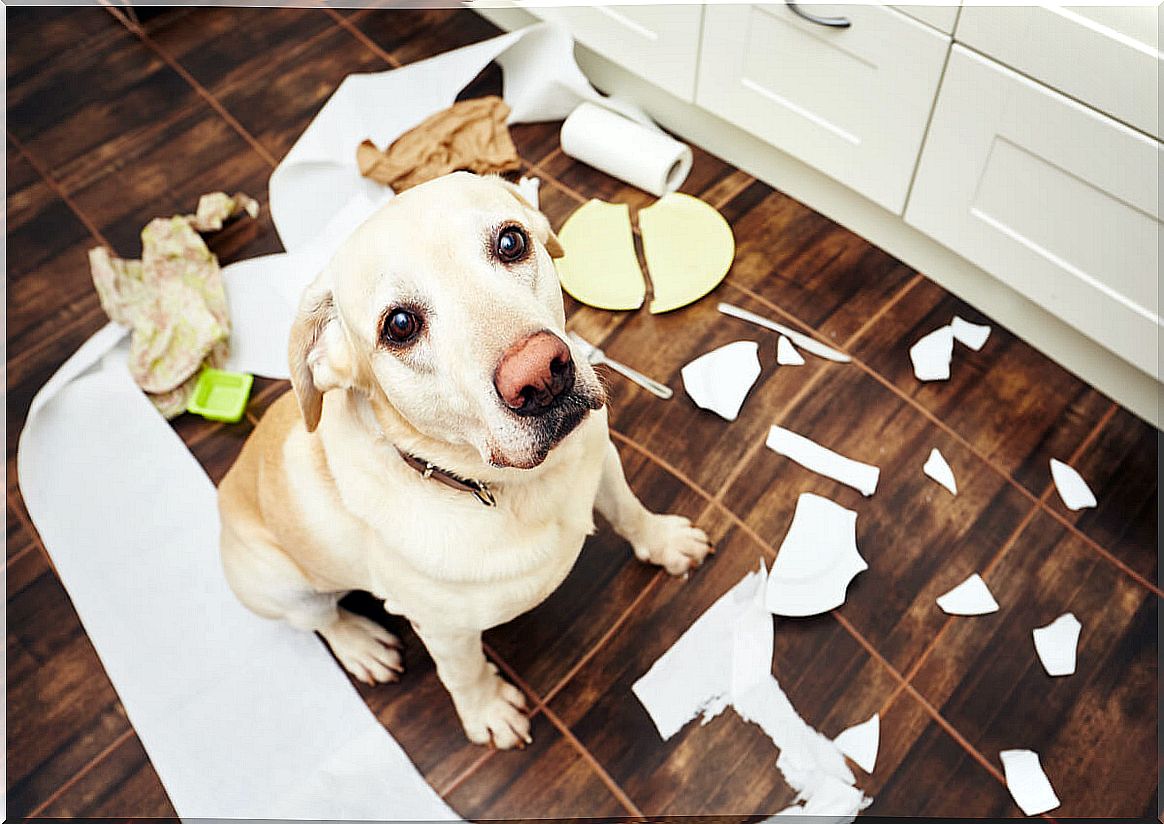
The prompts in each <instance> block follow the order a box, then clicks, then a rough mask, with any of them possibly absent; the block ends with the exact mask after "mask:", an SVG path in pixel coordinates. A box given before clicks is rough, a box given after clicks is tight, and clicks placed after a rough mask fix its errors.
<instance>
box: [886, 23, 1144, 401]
mask: <svg viewBox="0 0 1164 824" xmlns="http://www.w3.org/2000/svg"><path fill="white" fill-rule="evenodd" d="M965 13H966V12H965V11H963V14H965ZM1162 155H1164V151H1162V148H1161V144H1160V143H1159V142H1157V141H1156V140H1153V139H1151V138H1149V137H1147V136H1145V135H1143V134H1141V133H1140V132H1138V131H1135V130H1134V129H1131V128H1128V127H1127V126H1125V125H1123V124H1122V123H1119V122H1117V121H1115V120H1113V119H1111V118H1109V117H1106V116H1104V115H1102V114H1100V113H1098V112H1096V111H1094V110H1092V109H1090V108H1088V107H1086V106H1083V105H1081V104H1079V103H1077V102H1075V101H1074V100H1071V99H1070V98H1068V97H1066V96H1064V95H1062V94H1059V93H1058V92H1055V91H1053V90H1051V89H1049V88H1047V87H1045V86H1043V85H1041V84H1040V83H1037V82H1035V81H1033V80H1031V79H1029V78H1027V77H1024V76H1022V75H1020V74H1018V73H1016V72H1014V71H1011V70H1010V69H1007V68H1005V67H1004V66H1002V65H1000V64H998V63H996V62H994V61H993V60H991V59H989V58H986V57H983V56H982V55H979V54H976V53H974V52H972V51H970V50H968V49H965V48H963V47H961V46H955V47H954V49H953V52H952V54H951V56H950V61H949V65H948V66H947V68H946V74H945V79H944V80H943V83H942V88H941V91H940V92H939V95H938V103H937V107H936V109H935V111H934V117H933V122H932V124H931V126H930V130H929V136H928V138H927V139H926V144H925V148H924V150H923V152H922V158H921V161H920V163H919V166H918V171H917V178H916V181H915V183H914V187H913V192H912V194H911V196H910V201H909V207H908V210H907V212H906V216H905V218H906V222H908V223H910V224H912V225H913V226H915V227H917V228H918V229H920V230H921V231H922V232H925V233H926V234H928V235H930V236H932V237H934V238H935V239H937V240H938V241H940V242H941V243H943V244H945V245H946V246H948V247H949V248H950V249H952V250H953V251H955V252H957V253H958V254H960V255H962V256H964V257H965V258H967V259H969V260H970V261H972V262H973V263H975V264H977V265H978V266H980V267H981V268H982V269H984V270H986V271H987V272H989V273H991V274H992V275H994V276H995V277H997V278H998V279H999V280H1001V281H1002V282H1003V283H1005V284H1006V285H1008V286H1009V287H1011V288H1012V289H1014V290H1015V291H1017V292H1019V293H1020V294H1022V295H1025V296H1026V297H1027V298H1029V299H1030V300H1032V301H1034V302H1035V303H1037V304H1038V305H1040V306H1042V307H1044V308H1045V309H1046V310H1047V311H1049V312H1050V313H1052V314H1054V315H1057V316H1058V317H1059V318H1061V319H1063V320H1064V321H1066V322H1067V323H1069V324H1071V325H1072V326H1073V327H1075V328H1076V329H1078V330H1080V331H1081V332H1083V333H1084V334H1085V335H1088V336H1089V337H1091V338H1092V339H1093V340H1095V341H1098V342H1099V343H1100V344H1102V345H1103V346H1105V347H1107V348H1108V349H1110V350H1111V351H1113V352H1115V353H1116V354H1117V355H1119V356H1121V357H1122V358H1124V359H1125V360H1127V361H1129V362H1130V363H1132V364H1134V365H1135V366H1137V367H1138V368H1139V369H1142V370H1143V371H1145V372H1147V373H1148V374H1150V375H1152V376H1153V377H1155V378H1156V379H1157V380H1159V379H1160V377H1161V371H1160V351H1159V341H1160V332H1161V329H1160V316H1159V311H1160V230H1161V225H1160V163H1161V159H1162ZM1016 331H1017V332H1019V333H1020V334H1021V333H1022V330H1021V329H1019V330H1016Z"/></svg>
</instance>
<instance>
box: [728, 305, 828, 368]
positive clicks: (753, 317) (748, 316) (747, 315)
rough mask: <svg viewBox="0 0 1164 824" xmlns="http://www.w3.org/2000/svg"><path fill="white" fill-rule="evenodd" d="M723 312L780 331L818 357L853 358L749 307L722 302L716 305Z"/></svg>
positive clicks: (826, 358)
mask: <svg viewBox="0 0 1164 824" xmlns="http://www.w3.org/2000/svg"><path fill="white" fill-rule="evenodd" d="M716 308H717V309H718V310H719V311H720V312H721V313H723V314H725V315H729V316H730V317H733V318H738V319H739V320H744V321H747V322H748V323H754V324H756V325H757V326H763V327H764V328H765V329H771V330H772V331H773V332H779V333H780V334H781V335H786V336H787V337H788V339H789V340H791V341H792V342H793V343H795V344H796V345H797V346H799V347H800V348H801V349H803V350H804V351H805V352H811V353H812V354H814V355H816V356H817V357H818V358H824V359H825V360H831V361H834V362H835V363H848V362H849V361H850V360H851V358H850V357H849V356H848V355H846V354H845V353H844V352H838V351H837V350H836V349H833V348H831V347H829V346H825V345H824V344H823V343H821V342H820V341H818V340H817V339H816V338H811V337H809V336H808V335H803V334H801V333H800V332H797V331H796V330H795V329H792V328H789V327H787V326H785V325H784V324H782V323H777V322H776V321H774V320H768V318H766V317H764V316H763V315H757V314H756V313H755V312H749V311H748V310H747V309H741V308H740V307H738V306H733V305H732V304H730V303H721V304H719V305H718V306H717V307H716Z"/></svg>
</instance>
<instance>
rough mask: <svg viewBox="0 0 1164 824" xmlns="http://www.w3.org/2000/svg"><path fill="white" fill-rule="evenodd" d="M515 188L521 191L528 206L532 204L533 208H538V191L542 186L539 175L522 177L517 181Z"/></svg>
mask: <svg viewBox="0 0 1164 824" xmlns="http://www.w3.org/2000/svg"><path fill="white" fill-rule="evenodd" d="M517 188H518V190H519V191H520V192H521V196H522V197H524V198H525V199H526V200H527V201H528V202H529V205H530V206H533V207H534V208H535V209H537V208H539V203H538V200H539V196H538V193H539V192H540V191H541V188H542V179H541V178H540V177H523V178H522V179H521V180H519V181H517Z"/></svg>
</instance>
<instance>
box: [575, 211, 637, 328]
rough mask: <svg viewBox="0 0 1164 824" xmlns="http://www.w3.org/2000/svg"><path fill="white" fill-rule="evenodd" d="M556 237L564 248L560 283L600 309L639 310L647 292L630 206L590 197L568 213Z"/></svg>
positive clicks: (583, 301) (576, 296) (587, 303)
mask: <svg viewBox="0 0 1164 824" xmlns="http://www.w3.org/2000/svg"><path fill="white" fill-rule="evenodd" d="M558 240H559V241H560V242H561V244H562V249H563V250H564V251H565V253H566V254H565V255H564V256H563V257H560V258H558V259H557V260H555V261H554V263H555V265H556V266H557V269H558V278H559V279H560V280H561V282H562V288H563V289H565V290H566V292H567V293H569V295H570V296H571V297H573V298H574V299H576V300H579V301H581V302H582V303H585V304H586V305H587V306H593V307H594V308H596V309H609V310H613V311H619V310H626V309H638V308H639V307H640V306H642V305H643V300H644V299H645V298H646V296H647V283H646V281H645V280H643V272H642V270H641V269H640V268H639V259H638V256H637V255H636V254H635V242H634V237H633V236H632V235H631V224H630V207H629V206H627V205H626V204H625V203H606V202H604V201H601V200H589V201H587V202H586V203H583V204H582V205H581V206H579V207H578V208H577V209H575V210H574V213H573V214H571V215H570V216H569V217H568V218H566V222H565V223H564V224H563V225H562V229H561V231H559V232H558Z"/></svg>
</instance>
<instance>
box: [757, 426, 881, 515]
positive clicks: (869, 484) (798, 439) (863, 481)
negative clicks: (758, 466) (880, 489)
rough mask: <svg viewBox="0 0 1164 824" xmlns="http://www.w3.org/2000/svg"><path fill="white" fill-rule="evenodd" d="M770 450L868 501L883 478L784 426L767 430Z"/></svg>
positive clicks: (870, 467)
mask: <svg viewBox="0 0 1164 824" xmlns="http://www.w3.org/2000/svg"><path fill="white" fill-rule="evenodd" d="M767 446H768V448H769V449H771V450H772V451H773V452H776V453H778V454H780V455H783V456H785V457H786V458H790V459H791V460H793V461H796V463H798V464H800V465H801V466H803V467H804V468H805V469H811V470H812V471H813V472H816V473H819V474H821V475H824V476H825V477H826V478H832V479H833V480H834V481H840V482H841V483H843V484H845V485H847V486H851V487H853V489H856V490H857V491H858V492H860V493H861V494H862V495H864V496H866V497H868V496H870V495H872V494H873V493H874V491H876V489H877V479H878V477H879V476H880V475H881V470H880V469H879V468H877V467H875V466H870V465H869V464H865V463H861V462H860V461H854V460H853V459H852V458H846V457H845V456H844V455H839V454H837V453H836V452H833V451H832V450H831V449H827V448H825V447H823V446H821V445H820V444H818V443H816V442H815V441H812V440H809V439H808V438H806V437H804V436H803V435H798V434H796V433H795V432H792V431H791V430H788V429H785V428H784V427H782V426H773V427H772V428H771V429H769V430H768V440H767Z"/></svg>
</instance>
